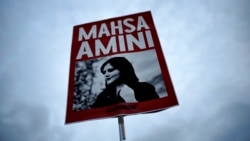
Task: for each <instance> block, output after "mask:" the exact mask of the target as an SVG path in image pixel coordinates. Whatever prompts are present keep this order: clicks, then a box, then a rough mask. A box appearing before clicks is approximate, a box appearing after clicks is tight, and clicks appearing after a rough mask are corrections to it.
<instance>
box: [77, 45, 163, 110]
mask: <svg viewBox="0 0 250 141" xmlns="http://www.w3.org/2000/svg"><path fill="white" fill-rule="evenodd" d="M145 56H147V57H145ZM165 96H167V91H166V88H165V85H164V80H163V78H162V73H161V70H160V66H159V63H158V61H157V56H156V53H155V50H154V49H153V50H148V51H142V52H139V53H138V52H136V53H124V54H117V55H112V56H108V57H102V58H97V59H92V60H86V61H78V62H76V68H75V84H74V102H73V110H74V111H79V110H84V109H91V108H100V107H104V106H110V105H113V104H117V103H133V102H143V101H147V100H152V99H157V98H161V97H165Z"/></svg>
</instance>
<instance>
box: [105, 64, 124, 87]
mask: <svg viewBox="0 0 250 141" xmlns="http://www.w3.org/2000/svg"><path fill="white" fill-rule="evenodd" d="M103 74H104V77H105V81H106V83H107V84H108V85H109V84H112V83H113V82H115V81H117V80H118V79H119V78H120V71H119V70H118V69H115V68H114V67H113V66H112V65H111V64H110V63H107V64H106V65H105V66H104V68H103Z"/></svg>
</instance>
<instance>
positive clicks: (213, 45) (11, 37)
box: [0, 0, 250, 141]
mask: <svg viewBox="0 0 250 141" xmlns="http://www.w3.org/2000/svg"><path fill="white" fill-rule="evenodd" d="M249 5H250V1H248V0H216V1H208V0H204V1H202V0H179V1H176V0H166V1H152V0H143V1H142V0H137V1H127V0H124V1H117V0H108V1H103V0H94V1H87V0H74V1H66V0H63V1H61V0H60V1H59V0H55V1H50V0H43V1H42V0H22V1H18V0H2V1H1V2H0V19H1V21H0V140H1V141H44V140H46V141H69V140H70V141H79V140H87V141H100V140H101V141H110V140H119V134H118V125H117V119H105V120H93V121H88V122H79V123H75V124H69V125H64V121H65V112H66V100H67V87H68V74H69V58H70V48H71V39H72V29H73V26H74V25H78V24H82V23H86V22H92V21H98V20H102V19H106V18H112V17H116V16H122V15H127V14H132V13H137V12H142V11H148V10H151V12H152V15H153V18H154V22H155V26H156V29H157V31H158V35H159V38H160V42H161V45H162V47H163V50H164V55H165V57H166V61H167V65H168V67H169V70H170V74H171V77H172V80H173V84H174V87H175V91H176V94H177V97H178V100H179V103H180V105H179V106H176V107H173V108H170V109H168V110H165V111H162V112H159V113H154V114H145V115H144V114H143V115H134V116H128V117H125V126H126V133H127V140H128V141H152V140H155V141H166V140H175V141H235V140H237V141H248V140H250V135H249V132H250V121H249V118H250V103H249V99H250V79H249V76H250V73H249V72H250V31H249V26H250V17H249V15H250V9H249Z"/></svg>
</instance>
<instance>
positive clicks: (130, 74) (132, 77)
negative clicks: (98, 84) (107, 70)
mask: <svg viewBox="0 0 250 141" xmlns="http://www.w3.org/2000/svg"><path fill="white" fill-rule="evenodd" d="M108 63H110V64H111V65H112V66H113V67H114V68H115V69H118V70H119V71H120V74H121V77H120V78H121V81H123V82H124V83H125V84H127V85H128V86H130V87H133V85H134V84H136V83H138V81H139V80H138V78H137V76H136V74H135V71H134V68H133V66H132V64H131V63H130V62H129V61H128V60H127V59H126V58H124V57H113V58H111V59H109V60H107V61H106V62H104V63H103V64H102V66H101V68H100V70H101V72H102V73H103V74H104V72H103V69H104V67H105V66H106V65H107V64H108Z"/></svg>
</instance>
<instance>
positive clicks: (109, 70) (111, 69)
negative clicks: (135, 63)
mask: <svg viewBox="0 0 250 141" xmlns="http://www.w3.org/2000/svg"><path fill="white" fill-rule="evenodd" d="M114 70H115V69H114V68H110V69H108V70H107V71H108V72H112V71H114Z"/></svg>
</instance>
